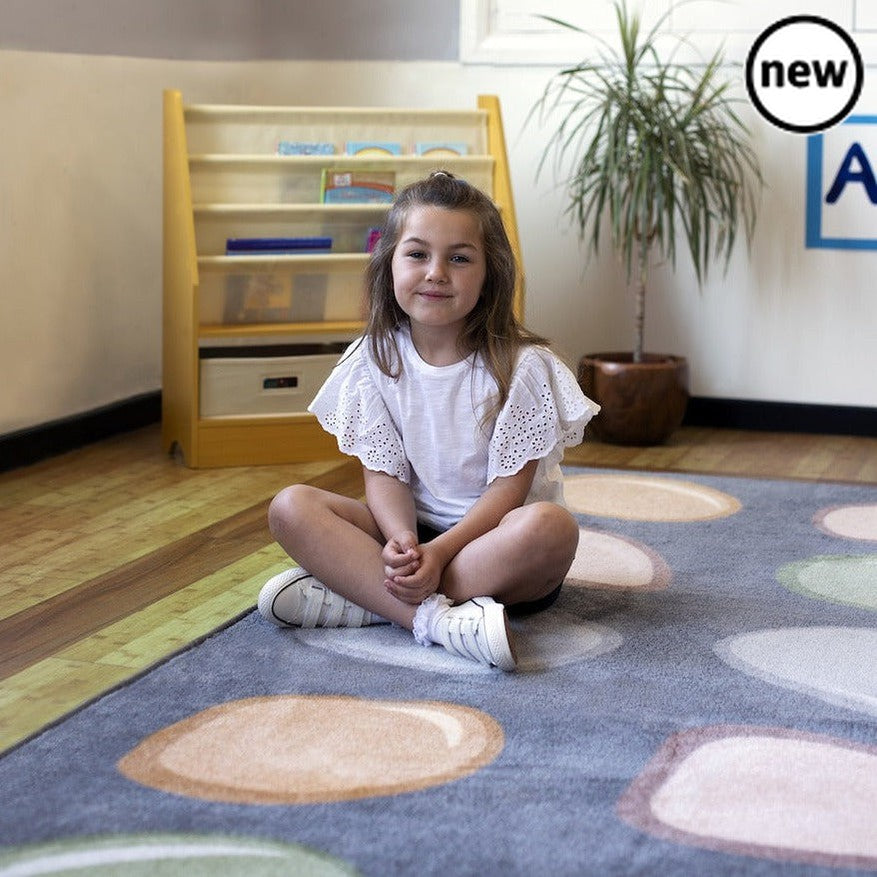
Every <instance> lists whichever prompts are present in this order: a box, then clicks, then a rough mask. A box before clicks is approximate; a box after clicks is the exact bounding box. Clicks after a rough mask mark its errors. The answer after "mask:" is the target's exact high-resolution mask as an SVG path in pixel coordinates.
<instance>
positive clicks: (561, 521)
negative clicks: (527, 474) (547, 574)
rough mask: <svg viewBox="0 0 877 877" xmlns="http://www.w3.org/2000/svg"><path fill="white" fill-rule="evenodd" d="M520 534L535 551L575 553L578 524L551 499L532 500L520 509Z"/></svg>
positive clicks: (577, 541)
mask: <svg viewBox="0 0 877 877" xmlns="http://www.w3.org/2000/svg"><path fill="white" fill-rule="evenodd" d="M520 511H521V512H523V514H522V515H521V517H520V521H519V524H520V527H521V536H522V538H523V540H524V541H525V542H526V543H528V544H529V545H531V546H532V547H533V548H534V549H535V550H541V551H543V552H546V553H550V554H552V555H555V556H562V557H569V558H570V559H571V558H572V557H573V556H574V555H575V552H576V548H577V547H578V544H579V525H578V523H577V522H576V519H575V518H574V517H573V516H572V515H571V514H570V513H569V512H568V511H567V510H566V509H565V508H564V507H563V506H559V505H557V504H556V503H553V502H536V503H532V504H531V505H526V506H523V507H522V508H521V509H520Z"/></svg>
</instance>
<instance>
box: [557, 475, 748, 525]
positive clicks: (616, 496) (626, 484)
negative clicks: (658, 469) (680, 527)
mask: <svg viewBox="0 0 877 877" xmlns="http://www.w3.org/2000/svg"><path fill="white" fill-rule="evenodd" d="M563 484H564V487H563V489H564V494H565V496H566V501H567V505H568V506H569V508H570V509H571V510H572V511H573V512H577V513H579V514H587V515H595V516H597V517H604V518H620V519H623V520H630V521H679V522H682V521H706V520H711V519H713V518H725V517H728V516H729V515H733V514H735V513H736V512H738V511H739V510H740V508H741V506H740V502H739V501H738V500H737V499H735V498H734V497H733V496H731V495H730V494H727V493H723V492H722V491H721V490H715V489H714V488H712V487H706V486H705V485H703V484H696V483H695V482H693V481H682V480H680V479H678V478H659V477H656V476H651V475H639V474H630V475H628V474H618V475H616V474H612V473H605V474H603V473H599V474H587V475H567V476H566V478H565V479H564V482H563Z"/></svg>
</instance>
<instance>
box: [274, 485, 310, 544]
mask: <svg viewBox="0 0 877 877" xmlns="http://www.w3.org/2000/svg"><path fill="white" fill-rule="evenodd" d="M316 493H317V491H315V489H314V488H313V487H310V486H309V485H307V484H292V485H290V486H289V487H284V488H283V490H281V491H280V493H278V494H277V496H275V497H274V499H272V500H271V504H270V505H269V506H268V529H269V530H270V531H271V534H272V535H273V536H274V538H275V539H276V538H278V536H280V535H281V534H283V533H286V532H288V531H289V529H290V528H292V527H295V526H296V524H297V523H298V522H299V521H301V520H303V519H306V517H307V515H308V511H307V510H308V508H311V507H312V504H313V502H314V501H315V499H316Z"/></svg>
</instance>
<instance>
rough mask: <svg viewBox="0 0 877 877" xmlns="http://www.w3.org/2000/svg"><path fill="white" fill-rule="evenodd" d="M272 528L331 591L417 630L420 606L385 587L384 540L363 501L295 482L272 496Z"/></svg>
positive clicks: (270, 518) (270, 519) (281, 540)
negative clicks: (414, 626)
mask: <svg viewBox="0 0 877 877" xmlns="http://www.w3.org/2000/svg"><path fill="white" fill-rule="evenodd" d="M268 525H269V527H270V529H271V533H272V535H273V536H274V538H275V539H276V540H277V542H278V543H279V544H280V545H281V546H282V547H283V548H284V549H285V550H286V552H287V553H288V554H289V556H290V557H292V558H294V559H295V561H296V563H298V564H300V565H301V566H302V567H303V568H304V569H306V570H307V571H308V572H309V573H311V575H313V576H314V577H315V578H316V579H318V580H319V581H321V582H322V583H323V584H324V585H325V586H326V587H327V588H329V589H330V590H331V591H334V592H335V593H336V594H340V595H341V596H342V597H346V598H347V599H348V600H350V601H351V602H353V603H356V605H357V606H361V607H362V608H363V609H367V610H368V611H369V612H374V613H375V614H377V615H380V616H381V617H382V618H386V619H387V620H388V621H394V622H396V624H399V625H401V626H402V627H407V628H408V629H409V630H411V629H412V628H413V625H414V613H415V612H416V610H417V607H416V606H411V605H409V604H407V603H403V602H402V601H401V600H398V599H397V598H396V597H394V596H393V595H392V594H390V593H388V592H387V590H386V588H385V587H384V563H383V560H382V559H381V551H382V549H383V541H382V540H383V536H382V535H381V532H380V530H379V529H378V525H377V524H376V523H375V519H374V517H373V516H372V513H371V512H370V511H369V510H368V507H367V506H365V505H364V504H363V503H361V502H357V501H356V500H353V499H349V498H347V497H344V496H338V495H337V494H334V493H329V492H328V491H325V490H320V489H319V488H315V487H310V486H308V485H305V484H296V485H293V486H291V487H287V488H285V489H284V490H282V491H281V492H280V493H278V494H277V496H276V497H274V499H273V501H272V502H271V506H270V508H269V510H268Z"/></svg>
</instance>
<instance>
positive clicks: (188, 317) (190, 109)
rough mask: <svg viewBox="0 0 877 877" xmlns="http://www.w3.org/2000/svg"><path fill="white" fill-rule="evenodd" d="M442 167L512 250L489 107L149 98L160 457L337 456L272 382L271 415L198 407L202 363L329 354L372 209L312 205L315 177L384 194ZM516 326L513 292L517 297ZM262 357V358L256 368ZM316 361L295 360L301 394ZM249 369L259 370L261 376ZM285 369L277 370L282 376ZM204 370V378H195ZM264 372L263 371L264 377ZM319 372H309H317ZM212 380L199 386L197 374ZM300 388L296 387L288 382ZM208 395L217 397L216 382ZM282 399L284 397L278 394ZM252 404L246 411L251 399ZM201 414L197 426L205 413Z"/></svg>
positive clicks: (201, 461)
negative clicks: (376, 174)
mask: <svg viewBox="0 0 877 877" xmlns="http://www.w3.org/2000/svg"><path fill="white" fill-rule="evenodd" d="M281 141H287V142H296V143H305V142H307V143H317V142H319V143H332V144H334V146H335V154H332V155H285V154H278V144H279V143H280V142H281ZM377 141H380V142H393V143H399V144H401V146H402V150H403V152H402V154H399V155H380V154H373V153H366V154H359V155H347V154H346V153H345V149H346V144H347V143H350V142H377ZM427 142H430V143H464V144H466V147H467V149H466V152H465V154H461V155H450V156H448V155H444V154H442V155H436V154H434V153H433V154H428V153H427V154H422V155H420V154H416V150H415V146H416V144H418V143H427ZM439 167H444V168H447V169H448V170H451V171H452V172H454V173H456V174H458V175H459V176H461V177H463V178H465V179H467V180H468V181H469V182H471V183H473V184H474V185H476V186H478V187H479V188H481V189H482V190H483V191H485V192H486V193H487V194H488V195H490V196H491V197H492V198H493V200H494V201H495V203H496V204H497V206H498V207H499V209H500V211H501V213H502V216H503V220H504V222H505V225H506V230H507V232H508V235H509V239H510V240H511V243H512V247H513V249H514V251H515V255H516V257H517V259H518V263H519V265H520V263H521V259H520V245H519V238H518V231H517V223H516V218H515V209H514V201H513V197H512V187H511V180H510V176H509V168H508V159H507V154H506V146H505V136H504V133H503V126H502V119H501V115H500V105H499V100H498V99H497V98H496V97H494V96H492V95H482V96H479V98H478V103H477V107H476V108H475V109H468V110H436V109H425V110H424V109H406V108H373V107H349V108H348V107H275V106H231V105H185V104H184V103H183V98H182V94H181V93H180V92H179V91H177V90H168V91H165V93H164V216H163V231H164V256H163V262H164V264H163V272H164V273H163V285H164V296H163V358H162V366H163V378H162V441H163V445H164V447H165V450H166V451H168V452H172V451H173V450H175V449H178V450H179V451H180V453H181V455H182V459H183V461H184V462H185V464H186V465H187V466H190V467H193V468H200V467H205V468H206V467H215V466H242V465H255V464H269V463H298V462H308V461H313V460H320V459H329V458H333V457H337V456H339V452H338V449H337V445H336V443H335V439H334V438H333V437H332V436H329V435H327V434H326V433H325V432H323V430H322V429H321V428H320V426H319V424H318V423H317V421H316V419H315V418H314V417H313V416H312V415H310V414H308V413H307V412H306V411H305V410H304V408H305V407H306V405H307V402H309V401H310V399H309V398H305V397H306V395H307V394H306V393H305V394H303V393H302V392H300V391H299V390H298V389H294V390H288V388H286V387H285V384H291V383H295V384H296V387H297V386H298V378H295V380H294V381H291V380H289V379H287V378H283V377H281V378H276V379H274V378H272V379H266V380H265V382H263V383H265V385H266V386H268V385H269V384H271V386H272V387H274V386H277V387H279V388H280V389H279V390H272V392H278V393H280V395H276V396H274V397H272V398H271V401H270V404H271V405H272V410H271V411H268V412H265V411H259V412H256V413H254V412H253V411H251V410H250V407H251V406H249V405H246V404H243V403H242V404H241V406H240V408H241V410H237V409H236V408H235V407H234V404H232V407H231V409H230V410H226V409H221V411H220V413H217V410H215V409H214V408H208V407H206V401H207V396H208V393H207V392H206V391H207V389H208V387H207V386H206V384H205V381H206V380H208V379H209V381H210V387H209V389H211V390H213V389H215V387H214V384H215V382H216V379H215V377H212V376H211V377H209V378H205V374H208V371H207V369H209V367H210V365H209V361H208V360H207V359H206V357H207V356H208V355H210V356H213V355H217V350H219V353H218V355H219V356H232V357H234V356H239V355H242V352H243V351H250V350H252V349H261V350H264V351H268V350H269V349H270V350H272V351H273V350H278V349H280V348H284V349H288V350H291V351H296V350H307V351H308V353H310V352H311V351H312V350H324V349H325V350H326V351H330V350H331V351H336V350H337V349H340V345H342V344H345V343H347V342H349V341H350V340H352V339H353V338H355V337H356V336H357V335H358V334H359V333H360V332H361V331H362V327H363V322H362V318H363V309H362V300H361V297H362V276H363V271H364V268H365V266H366V263H367V261H368V255H367V253H366V252H365V239H366V237H367V235H368V231H369V230H370V229H372V228H376V227H380V225H381V224H382V223H383V220H384V218H385V216H386V211H387V209H388V205H385V204H324V203H321V192H320V185H321V178H322V172H323V171H324V170H339V171H342V170H343V171H353V172H357V171H363V172H368V171H384V170H386V171H392V172H393V173H394V174H395V181H396V187H397V188H401V187H402V186H405V185H407V184H408V183H410V182H413V181H415V180H417V179H421V178H422V177H424V176H426V175H427V174H429V172H430V171H432V170H435V169H436V168H439ZM270 237H301V238H314V237H331V238H332V244H331V249H329V251H328V252H323V251H320V252H313V253H311V252H301V253H299V252H296V253H295V254H292V255H273V254H272V255H226V242H227V240H228V239H229V238H270ZM515 306H516V310H517V313H518V314H519V315H521V314H522V313H523V281H522V280H520V281H519V285H518V289H517V290H516V297H515ZM269 360H270V357H268V356H267V355H266V356H265V359H264V361H265V362H268V361H269ZM334 360H337V354H335V355H334V359H332V358H331V357H330V355H328V354H327V355H326V356H313V357H310V358H308V356H304V355H303V356H302V357H301V358H300V359H299V358H294V359H293V360H292V361H294V362H295V363H296V364H297V365H298V364H300V366H301V369H307V370H308V372H307V373H308V380H310V381H313V380H318V382H319V383H321V382H322V378H325V375H326V374H328V371H329V369H330V368H331V364H329V365H327V363H331V362H333V361H334ZM261 361H263V360H260V362H261ZM290 361H291V360H289V359H285V360H284V362H286V363H287V364H288V363H289V362H290ZM206 363H207V364H206ZM266 367H267V366H266ZM321 370H322V371H321ZM210 374H212V373H210ZM303 383H305V382H303ZM220 384H221V386H220V387H219V389H220V390H222V389H223V386H222V382H221V381H220ZM287 391H288V395H286V396H284V395H283V393H285V392H287ZM256 395H259V394H258V393H257V394H256ZM205 412H206V413H205Z"/></svg>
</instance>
